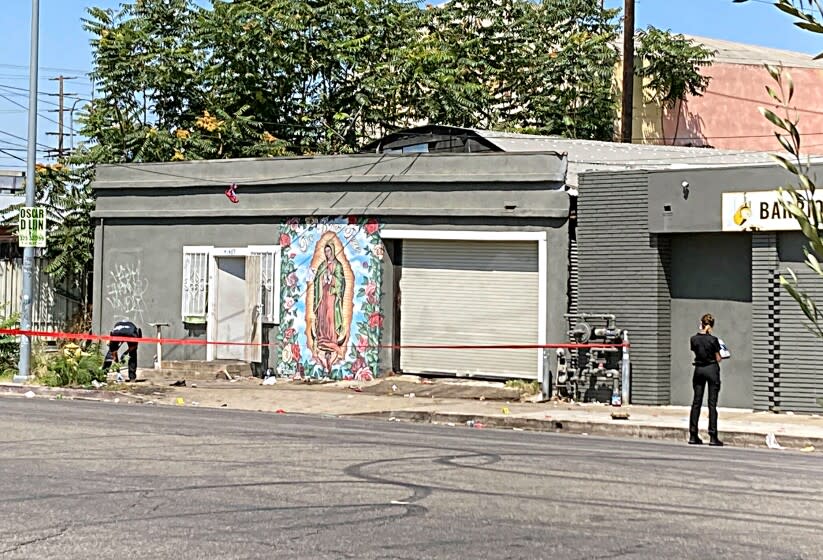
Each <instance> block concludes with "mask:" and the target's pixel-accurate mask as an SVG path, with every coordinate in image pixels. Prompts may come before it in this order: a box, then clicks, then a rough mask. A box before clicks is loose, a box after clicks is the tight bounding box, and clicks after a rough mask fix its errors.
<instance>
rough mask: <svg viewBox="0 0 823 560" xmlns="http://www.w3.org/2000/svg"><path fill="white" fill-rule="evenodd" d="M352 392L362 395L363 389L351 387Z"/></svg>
mask: <svg viewBox="0 0 823 560" xmlns="http://www.w3.org/2000/svg"><path fill="white" fill-rule="evenodd" d="M351 390H352V391H354V392H355V393H362V392H363V388H362V387H351Z"/></svg>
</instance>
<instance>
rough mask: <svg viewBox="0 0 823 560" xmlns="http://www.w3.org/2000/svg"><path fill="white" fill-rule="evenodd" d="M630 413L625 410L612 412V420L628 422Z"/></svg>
mask: <svg viewBox="0 0 823 560" xmlns="http://www.w3.org/2000/svg"><path fill="white" fill-rule="evenodd" d="M628 419H629V413H628V412H626V411H625V410H613V411H612V420H628Z"/></svg>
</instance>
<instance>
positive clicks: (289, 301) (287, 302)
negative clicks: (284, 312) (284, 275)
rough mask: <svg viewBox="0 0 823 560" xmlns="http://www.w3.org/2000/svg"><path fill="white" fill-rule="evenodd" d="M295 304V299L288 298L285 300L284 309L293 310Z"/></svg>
mask: <svg viewBox="0 0 823 560" xmlns="http://www.w3.org/2000/svg"><path fill="white" fill-rule="evenodd" d="M294 303H295V301H294V298H293V297H287V298H285V299H284V300H283V307H285V308H286V309H291V308H292V307H294Z"/></svg>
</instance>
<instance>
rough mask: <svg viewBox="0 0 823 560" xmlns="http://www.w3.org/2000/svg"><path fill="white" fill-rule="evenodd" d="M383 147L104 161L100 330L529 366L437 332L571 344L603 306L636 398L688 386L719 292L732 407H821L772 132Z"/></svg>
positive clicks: (190, 355)
mask: <svg viewBox="0 0 823 560" xmlns="http://www.w3.org/2000/svg"><path fill="white" fill-rule="evenodd" d="M366 151H368V152H371V153H366V154H362V155H357V156H335V157H319V158H280V159H270V160H248V161H215V162H185V163H173V164H156V165H135V166H104V167H102V168H100V170H99V171H98V180H97V183H96V189H97V192H98V196H99V198H98V207H97V211H96V214H95V216H96V217H97V218H99V225H98V227H97V233H96V239H97V245H96V254H95V266H96V268H95V303H96V304H95V319H94V320H95V328H96V329H99V330H101V331H104V330H106V329H107V328H108V325H109V324H110V323H111V322H112V321H113V320H114V319H115V318H117V317H118V316H121V315H122V316H129V317H132V318H136V319H137V320H138V321H142V322H143V323H144V324H148V323H154V322H165V323H169V324H170V327H169V328H168V329H167V330H166V332H165V335H166V336H171V337H181V338H196V339H200V340H206V339H208V340H212V341H214V340H228V341H232V340H236V341H241V340H263V341H267V340H272V341H274V340H275V338H276V339H277V340H278V344H276V345H274V346H273V348H276V349H277V354H276V355H272V356H265V355H263V356H260V355H254V354H253V353H252V354H247V353H246V352H248V349H245V350H244V349H243V347H232V346H220V345H209V346H208V347H205V346H193V345H192V346H188V345H185V346H184V345H179V346H172V347H169V348H168V349H167V350H164V358H167V359H246V360H249V361H260V360H262V361H265V362H267V363H269V364H270V365H272V367H274V366H275V364H277V367H279V368H285V370H286V371H287V372H292V373H294V372H297V373H301V374H303V373H304V374H307V375H308V374H311V373H313V372H311V371H307V369H310V368H314V369H315V370H316V368H317V367H318V366H317V364H318V363H320V364H326V365H328V364H329V363H330V362H334V363H333V364H332V369H334V368H338V369H337V370H336V371H338V372H343V374H344V375H352V376H356V375H361V376H362V375H364V374H365V375H368V374H372V373H376V372H386V371H389V370H393V371H404V372H409V373H445V374H455V375H490V376H513V377H523V378H536V377H537V376H538V375H539V374H540V372H541V364H540V353H539V352H538V351H534V350H484V349H444V348H438V347H436V346H439V345H444V346H459V345H461V344H474V345H484V344H518V343H520V344H523V343H526V344H528V343H532V342H536V343H540V344H542V343H547V342H548V343H551V342H563V341H565V340H566V338H567V332H566V322H565V319H564V313H566V312H570V311H571V312H576V311H581V312H593V313H601V312H604V313H605V312H608V313H614V314H615V315H616V316H617V318H618V322H619V325H620V327H621V328H626V329H628V331H629V332H630V337H631V341H632V350H631V353H632V385H631V398H632V402H633V403H637V404H668V403H671V404H685V403H687V402H689V401H690V399H691V386H690V380H691V367H690V352H689V348H688V338H689V336H691V334H693V333H694V331H695V329H696V326H697V321H698V319H699V317H700V315H702V314H703V313H705V312H710V313H712V314H714V315H715V317H716V318H717V321H718V324H717V328H716V331H717V333H718V334H719V335H720V336H721V338H723V339H724V340H725V341H726V342H727V343H728V345H729V346H730V348H731V350H732V353H733V357H732V359H731V360H728V361H726V362H724V364H723V389H722V391H721V398H720V403H721V405H722V406H735V407H743V408H754V409H756V410H775V411H788V410H793V411H799V412H819V406H818V405H817V403H816V399H817V398H819V397H821V396H823V376H822V375H821V374H820V372H819V371H818V369H817V366H816V353H815V351H816V350H817V349H818V348H819V347H820V345H819V341H818V340H817V339H816V338H814V337H813V336H812V335H811V334H810V333H808V331H807V330H806V328H805V327H804V325H803V320H802V314H801V312H800V310H799V309H798V307H797V305H796V304H795V302H794V301H793V300H792V299H791V298H790V297H789V296H788V294H787V293H786V292H785V291H782V290H781V288H780V286H779V275H780V274H781V272H784V271H785V270H786V268H787V267H789V266H791V267H792V268H793V269H794V270H795V272H797V273H798V276H799V277H800V279H801V282H805V287H806V288H807V289H809V290H810V291H811V293H812V294H813V295H817V296H819V297H820V298H823V289H821V288H820V287H819V286H818V285H817V284H816V283H815V282H813V280H815V278H814V275H813V274H811V273H810V272H807V271H806V269H805V267H804V266H803V265H802V264H801V261H802V260H803V253H802V247H803V238H802V236H800V234H799V233H798V232H797V231H792V229H796V228H795V227H793V225H792V223H791V221H790V220H785V219H783V218H782V216H780V215H779V213H778V214H775V213H774V212H773V207H774V202H775V201H776V199H775V197H776V196H777V194H776V189H777V188H778V187H779V186H781V185H784V184H786V183H787V182H788V181H789V179H790V177H788V175H787V174H785V173H784V172H782V171H781V170H780V169H779V168H778V167H777V166H776V165H775V164H773V163H772V161H771V159H770V157H769V156H768V155H767V154H760V153H746V152H730V151H720V150H707V149H700V148H681V147H666V146H638V145H623V144H612V143H604V142H587V141H577V140H568V139H562V138H553V137H536V136H526V135H516V134H505V133H499V132H488V131H478V130H471V129H459V128H453V127H435V126H431V127H422V128H418V129H410V130H405V131H401V132H398V133H396V134H393V135H390V136H388V137H386V138H383V139H381V140H380V141H377V142H375V143H373V144H371V145H370V146H367V148H366ZM231 183H236V184H237V185H239V187H238V188H237V195H238V196H239V197H240V202H239V203H238V204H232V203H231V202H229V201H228V200H227V199H226V197H225V196H224V194H223V190H224V189H225V188H226V187H227V186H228V185H229V184H231ZM764 205H765V206H764ZM744 208H745V209H746V210H745V211H743V210H742V209H744ZM764 208H766V209H768V212H767V211H765V210H764ZM753 230H754V231H753ZM327 245H328V246H329V250H328V251H327V252H325V253H324V251H326V249H325V247H326V246H327ZM337 254H339V255H343V256H344V257H345V258H342V259H339V260H338V259H336V258H335V257H334V255H337ZM324 255H325V256H324ZM318 275H320V276H318ZM246 278H254V279H259V280H254V281H253V282H252V281H246ZM376 293H380V294H382V295H381V296H380V297H379V301H378V296H376V295H375V294H376ZM123 302H125V303H123ZM252 309H260V310H261V312H260V313H257V314H255V313H253V312H252V311H251V310H252ZM229 317H242V320H240V319H237V320H230V319H226V318H229ZM324 317H325V319H324ZM277 327H279V328H277ZM344 331H345V332H344ZM341 333H342V334H341ZM398 346H403V347H404V348H403V349H398ZM433 346H434V347H433ZM150 354H151V352H147V353H144V356H143V358H141V360H142V362H143V363H142V365H150V362H151V355H150ZM323 367H325V366H323ZM552 367H553V365H552Z"/></svg>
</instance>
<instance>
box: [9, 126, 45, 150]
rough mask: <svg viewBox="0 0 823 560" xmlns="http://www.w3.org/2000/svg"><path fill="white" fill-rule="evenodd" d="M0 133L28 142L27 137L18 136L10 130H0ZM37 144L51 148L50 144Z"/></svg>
mask: <svg viewBox="0 0 823 560" xmlns="http://www.w3.org/2000/svg"><path fill="white" fill-rule="evenodd" d="M0 134H5V135H6V136H11V137H12V138H16V139H18V140H22V141H23V142H28V139H27V138H25V137H23V136H18V135H17V134H12V133H11V132H6V131H5V130H0ZM37 145H38V146H42V147H44V148H46V149H49V150H50V149H51V146H46V145H45V144H40V143H39V142H38V143H37Z"/></svg>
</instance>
